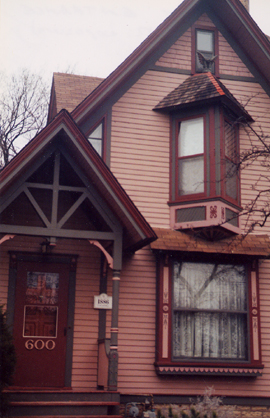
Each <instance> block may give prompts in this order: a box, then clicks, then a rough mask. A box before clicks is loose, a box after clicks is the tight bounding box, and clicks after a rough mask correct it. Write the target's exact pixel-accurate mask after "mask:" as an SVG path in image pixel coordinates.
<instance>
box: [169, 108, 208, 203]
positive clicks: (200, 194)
mask: <svg viewBox="0 0 270 418" xmlns="http://www.w3.org/2000/svg"><path fill="white" fill-rule="evenodd" d="M200 118H203V135H204V137H203V147H204V152H203V153H202V154H191V155H187V156H179V134H180V127H181V123H182V122H185V121H188V120H195V119H200ZM174 123H175V124H176V128H175V141H174V142H175V147H174V148H175V149H174V151H173V154H174V167H175V173H174V176H175V177H174V184H175V187H174V196H175V201H182V200H190V199H197V198H202V197H204V196H205V195H206V179H207V166H208V164H207V161H206V154H207V143H206V141H207V134H206V130H207V127H206V125H207V122H206V115H205V113H198V114H193V115H191V116H190V117H188V116H185V117H177V118H176V119H175V122H174ZM199 156H203V162H204V167H203V172H204V180H203V182H204V187H203V192H198V193H189V194H180V193H179V175H180V171H179V161H180V160H182V161H184V160H187V159H190V158H191V157H193V158H197V157H199Z"/></svg>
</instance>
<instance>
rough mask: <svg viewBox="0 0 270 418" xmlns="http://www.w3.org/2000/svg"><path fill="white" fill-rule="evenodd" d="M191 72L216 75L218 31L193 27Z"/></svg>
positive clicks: (217, 70)
mask: <svg viewBox="0 0 270 418" xmlns="http://www.w3.org/2000/svg"><path fill="white" fill-rule="evenodd" d="M192 45H193V46H192V72H193V73H204V72H211V73H212V74H216V75H218V73H219V68H218V54H219V52H218V49H219V48H218V31H217V30H216V29H215V28H211V27H203V26H200V27H198V26H193V28H192Z"/></svg>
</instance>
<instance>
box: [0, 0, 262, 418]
mask: <svg viewBox="0 0 270 418" xmlns="http://www.w3.org/2000/svg"><path fill="white" fill-rule="evenodd" d="M269 96H270V43H269V40H268V38H267V37H266V36H265V35H264V34H263V33H262V32H261V30H260V29H259V28H258V26H257V25H256V23H255V22H254V21H253V20H252V18H251V16H250V15H249V13H248V11H247V10H246V8H245V6H244V5H243V4H242V3H241V2H240V1H239V0H219V2H215V1H213V0H184V2H183V3H181V4H180V6H179V7H178V8H177V9H176V10H175V11H174V12H173V13H172V15H170V16H169V17H168V18H167V19H166V20H165V21H164V22H163V23H162V24H161V25H160V26H159V27H158V28H157V29H156V30H155V31H154V32H153V33H152V34H151V35H150V36H149V37H148V38H147V39H146V40H145V41H144V42H143V43H142V44H141V45H140V46H139V47H138V48H137V49H136V50H135V51H134V52H133V53H132V54H131V55H130V56H129V57H128V58H127V59H126V60H125V61H124V62H123V63H122V64H121V65H120V66H119V67H118V68H117V69H116V70H115V71H114V72H113V73H112V74H111V75H110V76H109V77H108V78H107V79H105V80H102V79H98V78H92V77H82V76H75V75H67V74H57V73H56V74H54V78H53V84H52V92H51V101H50V108H49V116H48V125H47V126H46V127H45V128H44V129H43V131H42V132H41V133H40V134H38V135H37V136H36V137H35V138H33V140H32V141H31V142H30V143H29V144H28V145H27V146H26V147H25V148H24V149H23V150H22V151H21V152H20V153H19V154H18V155H17V156H16V157H15V158H14V159H13V160H12V161H11V162H10V163H9V164H8V165H7V166H6V167H5V168H4V169H3V170H2V172H1V185H0V187H1V223H0V232H1V287H0V291H1V294H0V296H1V303H4V304H5V305H6V306H7V313H8V321H9V324H10V326H11V327H12V330H13V336H14V343H15V347H16V352H17V366H16V371H15V375H14V384H13V386H12V387H10V388H8V392H9V394H10V397H11V409H10V416H31V415H32V416H45V415H47V416H49V415H51V416H52V415H54V416H56V415H57V416H60V415H64V414H65V415H70V416H71V415H72V416H79V415H91V414H94V415H106V414H109V415H116V414H117V413H119V412H118V407H119V405H120V404H121V405H122V406H123V408H125V406H126V405H130V403H131V402H136V403H138V404H144V403H145V399H146V398H148V399H151V401H152V402H154V404H155V405H161V404H168V405H169V404H186V403H189V402H190V398H192V397H193V398H196V397H197V396H199V395H202V394H203V393H204V391H205V389H206V388H208V387H213V388H214V390H215V395H217V396H222V397H225V398H224V402H225V403H228V404H232V405H238V406H239V407H243V408H244V407H245V408H249V409H248V413H250V414H251V413H252V412H250V411H252V408H253V409H254V408H261V409H260V414H261V415H260V416H263V415H262V414H263V413H265V414H267V411H268V408H269V407H270V402H269V395H270V387H269V377H270V376H269V374H270V358H269V353H268V345H269V344H268V343H269V334H270V331H269V330H270V316H269V301H270V286H269V278H270V272H269V271H270V270H269V267H270V265H269V261H268V258H269V256H270V240H269V233H270V225H269V222H268V221H267V222H266V223H265V225H264V227H263V228H260V227H259V225H258V223H259V222H260V220H261V218H260V214H259V213H257V212H256V211H253V212H252V213H250V214H246V215H245V214H244V212H245V210H246V208H247V206H248V205H249V204H250V202H252V201H254V199H256V197H257V196H258V193H259V195H260V196H262V200H263V199H267V195H265V194H264V190H265V189H267V183H268V177H267V172H268V167H267V165H266V164H264V163H263V162H262V161H261V160H260V158H253V159H252V161H251V163H250V164H249V163H248V164H245V165H244V162H243V164H242V166H241V167H240V168H241V169H239V161H240V159H241V158H242V159H243V156H244V155H247V154H245V153H247V152H248V151H249V150H250V149H253V150H258V149H259V148H260V145H261V139H262V138H264V139H265V140H267V137H268V136H269V134H270V122H269V111H270V98H269ZM262 135H263V136H262ZM260 192H261V193H260ZM265 196H266V197H265ZM259 204H261V203H260V202H258V205H259ZM258 205H257V206H258ZM257 206H256V208H257ZM250 226H252V231H251V232H250V231H249V228H250ZM247 232H249V233H247ZM127 411H128V410H127ZM126 413H128V412H126ZM250 416H251V415H250Z"/></svg>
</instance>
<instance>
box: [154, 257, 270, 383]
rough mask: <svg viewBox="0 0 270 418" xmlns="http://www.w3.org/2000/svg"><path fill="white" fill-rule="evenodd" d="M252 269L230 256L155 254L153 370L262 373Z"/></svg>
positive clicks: (246, 262)
mask: <svg viewBox="0 0 270 418" xmlns="http://www.w3.org/2000/svg"><path fill="white" fill-rule="evenodd" d="M230 260H231V261H230ZM257 270H258V266H257V262H256V260H253V261H252V260H248V259H247V258H244V259H243V258H240V259H238V258H237V257H235V256H227V257H226V258H225V259H224V260H222V258H221V257H215V258H214V259H213V256H210V254H209V255H206V254H205V255H204V257H203V258H202V259H201V260H200V257H199V255H197V256H196V260H194V254H193V257H191V259H190V260H189V259H188V258H187V257H186V256H185V257H184V258H182V257H181V256H180V255H179V258H177V256H176V254H175V255H174V256H173V255H169V254H164V256H162V255H161V254H159V270H158V271H159V276H158V277H159V293H158V294H159V299H158V329H157V330H158V331H157V351H156V363H155V367H156V371H157V373H158V374H160V375H163V374H164V375H166V374H176V375H177V374H217V375H223V374H226V375H242V374H245V375H246V376H253V377H254V376H257V375H260V374H261V371H260V370H261V369H262V368H263V366H262V363H261V349H260V324H259V323H260V318H259V300H258V294H259V291H258V277H257Z"/></svg>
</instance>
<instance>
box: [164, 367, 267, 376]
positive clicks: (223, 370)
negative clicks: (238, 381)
mask: <svg viewBox="0 0 270 418" xmlns="http://www.w3.org/2000/svg"><path fill="white" fill-rule="evenodd" d="M262 368H263V366H260V367H243V368H240V367H208V366H204V367H201V366H199V367H196V366H166V365H165V366H160V365H159V366H157V365H156V372H157V374H158V375H161V376H168V375H171V376H177V375H192V376H194V375H200V376H202V375H211V376H238V377H239V376H243V377H257V376H262Z"/></svg>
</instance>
